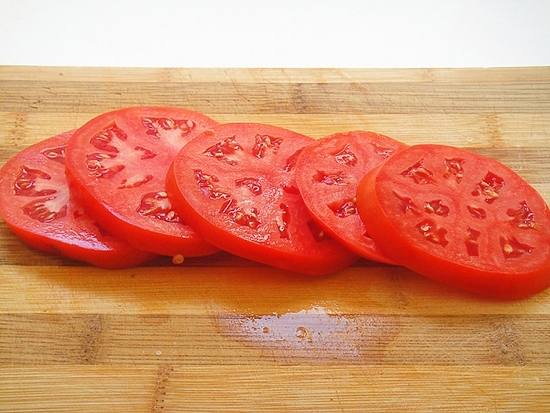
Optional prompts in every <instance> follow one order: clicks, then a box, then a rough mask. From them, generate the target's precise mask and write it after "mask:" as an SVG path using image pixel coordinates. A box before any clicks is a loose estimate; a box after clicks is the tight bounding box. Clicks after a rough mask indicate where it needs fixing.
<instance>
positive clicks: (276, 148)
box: [167, 123, 356, 274]
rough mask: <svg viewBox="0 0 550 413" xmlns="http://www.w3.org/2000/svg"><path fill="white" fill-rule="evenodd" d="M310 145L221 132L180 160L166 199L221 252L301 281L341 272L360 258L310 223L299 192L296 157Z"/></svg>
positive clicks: (245, 130)
mask: <svg viewBox="0 0 550 413" xmlns="http://www.w3.org/2000/svg"><path fill="white" fill-rule="evenodd" d="M312 142H313V139H312V138H309V137H306V136H304V135H300V134H298V133H295V132H292V131H289V130H286V129H282V128H278V127H275V126H269V125H260V124H253V123H240V124H239V123H237V124H235V123H234V124H225V125H220V126H218V127H215V128H213V129H212V130H210V131H207V132H205V133H203V134H201V135H199V136H198V137H197V138H195V139H194V140H193V141H191V142H190V143H188V144H187V145H186V146H185V147H184V148H183V149H182V150H181V152H180V153H179V154H178V155H177V156H176V158H175V159H174V163H173V164H172V167H171V169H170V172H169V173H168V176H167V189H168V193H169V195H170V196H171V197H172V198H173V203H174V206H175V208H176V209H177V210H178V211H180V213H181V214H183V215H185V216H186V217H188V219H189V224H190V225H191V226H192V227H193V228H194V229H196V230H197V232H199V233H200V234H201V235H202V236H204V238H205V239H207V240H208V241H210V242H211V243H212V244H214V245H216V246H218V247H219V248H221V249H224V250H226V251H229V252H231V253H233V254H235V255H238V256H241V257H244V258H247V259H251V260H255V261H258V262H262V263H265V264H269V265H272V266H274V267H278V268H283V269H287V270H290V271H295V272H300V273H306V274H326V273H331V272H334V271H338V270H340V269H343V268H345V267H347V266H348V265H349V264H351V263H352V262H354V261H355V260H356V256H355V255H354V254H352V253H351V252H349V251H348V250H347V249H346V248H344V247H343V246H342V245H341V244H339V243H338V242H336V241H334V240H333V239H332V238H330V237H328V236H327V235H325V233H324V231H322V230H321V229H320V228H319V227H318V226H317V225H316V224H315V223H314V222H313V220H312V219H311V217H310V216H309V214H308V212H307V209H306V207H305V205H304V202H303V200H302V197H301V196H300V193H299V191H298V189H297V188H296V183H295V178H294V167H295V162H296V158H297V155H298V153H299V151H300V150H301V149H302V148H303V147H304V146H306V145H308V144H310V143H312Z"/></svg>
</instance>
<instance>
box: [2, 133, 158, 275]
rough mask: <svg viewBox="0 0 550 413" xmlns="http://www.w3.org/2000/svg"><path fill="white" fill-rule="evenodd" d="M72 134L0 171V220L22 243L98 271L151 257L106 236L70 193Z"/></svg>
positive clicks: (29, 152) (41, 144)
mask: <svg viewBox="0 0 550 413" xmlns="http://www.w3.org/2000/svg"><path fill="white" fill-rule="evenodd" d="M72 134H73V131H70V132H65V133H62V134H60V135H57V136H54V137H51V138H49V139H46V140H44V141H42V142H39V143H37V144H35V145H32V146H30V147H28V148H26V149H24V150H23V151H22V152H20V153H19V154H17V155H16V156H14V157H13V158H12V159H10V160H9V161H8V162H7V163H6V164H5V165H4V166H3V167H2V169H1V170H0V200H1V202H0V215H2V217H3V218H4V221H5V222H6V224H7V225H8V226H9V228H10V229H11V230H12V231H13V232H14V233H15V234H16V235H17V236H18V237H19V238H20V239H21V240H22V241H24V242H25V243H27V244H28V245H30V246H32V247H33V248H36V249H38V250H41V251H46V252H49V253H61V254H62V255H65V256H67V257H70V258H73V259H76V260H80V261H84V262H87V263H90V264H93V265H96V266H98V267H105V268H124V267H131V266H134V265H138V264H141V263H143V262H145V261H147V260H150V259H152V258H153V257H155V255H154V254H151V253H148V252H143V251H139V250H136V249H134V248H132V247H130V246H129V245H127V244H125V243H123V242H121V241H119V240H117V239H115V238H114V237H112V236H110V235H109V234H107V233H106V231H105V230H104V229H103V228H102V227H100V226H99V225H98V224H97V223H96V222H95V221H94V220H92V219H91V218H90V217H89V216H88V215H87V214H86V213H85V212H84V209H83V208H82V206H81V205H80V204H78V203H77V202H76V201H75V200H74V198H72V197H71V196H70V194H69V187H68V185H67V179H66V177H65V149H66V147H67V143H68V141H69V138H70V137H71V136H72Z"/></svg>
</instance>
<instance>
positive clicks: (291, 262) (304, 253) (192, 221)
mask: <svg viewBox="0 0 550 413" xmlns="http://www.w3.org/2000/svg"><path fill="white" fill-rule="evenodd" d="M256 134H257V135H269V136H272V137H273V136H274V137H283V138H284V140H287V141H289V142H290V141H292V145H294V146H293V147H294V150H299V148H302V147H304V146H305V145H307V144H309V143H311V142H312V141H313V140H312V138H310V137H306V136H304V135H300V134H298V133H295V132H292V131H288V130H285V129H282V128H278V127H275V126H271V125H263V124H255V123H238V124H235V123H233V124H224V125H220V126H218V127H215V128H213V129H212V130H211V131H208V132H205V133H203V134H202V135H200V136H199V137H197V138H196V139H195V140H194V141H193V142H191V143H190V144H188V145H186V146H185V147H184V148H183V149H182V151H181V152H180V154H178V156H177V157H176V158H175V159H174V162H173V164H172V166H171V168H170V171H169V172H168V174H167V181H166V187H167V191H168V194H169V196H170V198H171V200H172V203H173V205H174V207H175V208H176V210H177V211H178V212H180V213H181V214H182V215H184V216H186V218H187V219H188V222H189V225H190V226H191V227H192V228H193V229H195V230H196V231H197V232H198V233H199V234H201V235H202V236H203V237H204V238H205V239H206V240H207V241H208V242H210V243H212V244H214V245H216V246H217V247H218V248H220V249H222V250H225V251H228V252H230V253H232V254H234V255H237V256H240V257H243V258H246V259H249V260H253V261H256V262H260V263H263V264H267V265H270V266H273V267H277V268H281V269H284V270H288V271H292V272H296V273H302V274H309V275H323V274H330V273H334V272H337V271H340V270H342V269H344V268H346V267H348V266H349V265H350V264H352V263H353V262H355V261H356V260H357V258H358V257H357V256H356V255H355V254H353V253H351V252H350V251H348V250H347V249H346V248H344V247H343V246H342V245H341V244H339V243H338V242H336V241H334V240H333V239H330V238H329V237H327V238H326V239H325V240H324V241H322V242H320V243H319V244H321V245H324V246H320V245H315V246H314V247H312V246H311V245H309V246H308V245H306V244H293V247H292V248H287V247H284V246H279V245H280V241H273V244H269V245H268V244H266V243H264V242H261V241H259V242H255V241H254V240H253V238H254V234H252V235H251V232H252V231H250V229H249V228H246V227H239V226H237V225H234V224H233V226H231V225H232V224H231V223H229V224H227V225H228V227H232V228H233V229H231V230H228V229H227V228H226V227H221V226H220V224H219V222H220V220H224V219H225V218H220V213H219V211H220V206H219V205H220V204H221V203H218V204H214V206H213V207H212V208H210V207H209V208H207V210H205V211H199V210H198V208H197V205H200V204H201V203H204V202H206V198H205V196H204V194H202V193H201V191H200V189H199V187H198V186H197V183H196V182H195V178H194V177H193V166H192V164H193V163H194V162H196V161H195V159H193V156H194V155H193V154H194V153H203V148H204V147H209V146H210V145H211V144H212V143H213V142H215V141H220V140H222V139H223V138H225V137H228V136H235V137H236V138H235V139H236V140H237V142H238V143H239V144H242V146H243V147H245V146H246V149H247V150H248V149H249V147H248V146H247V145H248V139H249V138H250V139H251V137H252V136H254V135H256ZM206 135H208V136H213V137H214V138H212V139H209V138H208V136H206ZM202 138H205V139H204V140H203V141H201V139H202ZM241 138H242V140H241ZM243 142H244V143H243ZM285 145H286V144H285ZM285 150H286V149H281V152H282V151H285ZM188 153H189V156H188V155H187V154H188ZM293 153H294V152H292V153H291V154H288V155H287V156H290V155H292V154H293ZM281 156H282V155H281ZM190 159H191V160H190ZM212 159H214V158H210V159H205V160H203V161H202V162H204V164H206V163H207V162H208V161H209V160H212ZM284 159H285V160H286V158H284ZM212 162H218V161H215V160H214V161H212ZM220 162H223V161H220ZM196 164H197V165H203V164H202V163H201V161H199V163H196ZM226 164H227V163H223V164H222V165H223V166H224V167H226V168H227V169H225V171H223V170H219V171H218V170H215V172H217V173H220V175H219V176H220V179H223V178H224V177H225V176H226V175H230V174H234V171H231V167H228V166H227V165H226ZM283 166H284V165H281V164H276V165H275V164H273V165H272V167H273V171H277V172H274V173H275V174H276V173H279V171H280V170H281V169H282V168H283ZM204 167H205V168H206V167H207V166H204ZM237 171H238V173H240V172H241V171H242V175H243V176H250V175H251V174H252V175H253V174H254V173H253V172H250V170H248V169H246V168H242V169H240V170H238V169H237ZM264 172H265V171H264ZM254 176H255V177H257V176H258V175H254ZM289 176H292V177H293V174H292V175H289ZM259 179H264V177H263V176H261V177H260V178H259ZM267 181H271V179H267V178H266V179H265V182H267ZM224 183H225V181H224ZM287 183H288V184H289V186H293V185H294V184H295V183H294V181H293V178H291V179H289V181H287ZM283 192H284V191H283ZM284 196H285V197H286V198H284V199H285V201H284V202H285V203H288V205H289V210H290V211H292V214H293V215H292V218H291V222H299V223H301V224H300V225H299V227H300V229H299V230H296V231H297V233H298V232H300V231H303V232H309V229H304V228H305V227H306V222H307V221H311V217H310V216H309V213H308V212H307V209H306V208H305V205H304V204H303V200H302V199H301V196H300V195H299V193H298V191H297V189H296V193H295V194H294V195H288V194H286V195H284ZM279 202H281V201H280V200H279V199H278V198H277V199H276V200H275V201H274V204H278V203H279ZM276 207H277V206H276V205H274V206H273V208H276ZM258 208H259V209H261V210H262V209H263V210H266V209H269V207H266V206H265V205H261V206H258ZM228 222H229V220H228ZM222 225H223V224H222ZM310 235H311V234H310ZM276 237H278V235H277V236H273V237H272V238H270V239H275V238H276ZM291 238H293V237H291ZM270 242H271V241H270ZM283 244H284V242H283ZM310 248H311V249H314V252H311V251H310V250H308V249H310ZM317 249H318V250H317Z"/></svg>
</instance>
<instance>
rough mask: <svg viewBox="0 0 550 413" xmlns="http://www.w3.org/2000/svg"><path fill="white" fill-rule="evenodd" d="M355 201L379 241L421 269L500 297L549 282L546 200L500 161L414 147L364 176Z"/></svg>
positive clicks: (539, 288)
mask: <svg viewBox="0 0 550 413" xmlns="http://www.w3.org/2000/svg"><path fill="white" fill-rule="evenodd" d="M357 207H358V208H359V214H360V216H361V217H362V218H364V221H365V226H366V228H367V230H368V231H369V234H371V236H372V238H373V239H374V240H375V241H376V243H377V244H378V245H379V246H380V247H381V248H382V249H384V250H385V251H386V252H387V254H388V255H389V256H390V257H392V258H393V259H394V260H396V261H398V262H399V263H401V264H403V265H405V266H406V267H408V268H410V269H412V270H414V271H416V272H418V273H420V274H423V275H425V276H428V277H431V278H433V279H435V280H439V281H441V282H445V283H448V284H451V285H454V286H457V287H460V288H464V289H467V290H470V291H473V292H476V293H480V294H485V295H490V296H495V297H501V298H521V297H526V296H528V295H531V294H534V293H537V292H540V291H542V290H543V289H545V288H547V287H548V286H549V285H550V212H549V209H548V206H547V204H546V203H545V201H544V199H543V198H542V197H541V196H540V195H539V194H538V192H537V191H536V190H535V189H534V188H533V187H531V186H529V185H528V184H527V182H525V180H523V179H522V178H521V177H520V176H518V175H517V174H516V173H515V172H513V171H512V170H511V169H509V168H507V167H506V166H504V165H502V164H501V163H499V162H497V161H496V160H493V159H489V158H486V157H483V156H481V155H478V154H475V153H473V152H470V151H467V150H464V149H459V148H453V147H449V146H443V145H416V146H411V147H409V148H407V149H404V150H402V151H399V152H397V153H396V154H395V155H393V156H392V157H391V158H389V159H388V160H387V161H386V162H384V163H383V164H381V165H379V166H378V167H376V168H375V169H374V170H372V171H371V172H369V173H368V174H367V175H366V176H365V177H364V179H363V180H362V181H361V182H360V183H359V186H358V190H357Z"/></svg>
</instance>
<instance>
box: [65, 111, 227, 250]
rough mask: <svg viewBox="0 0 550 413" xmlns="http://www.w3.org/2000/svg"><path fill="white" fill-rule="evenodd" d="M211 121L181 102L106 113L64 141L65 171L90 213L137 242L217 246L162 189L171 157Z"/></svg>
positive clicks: (157, 246) (154, 246)
mask: <svg viewBox="0 0 550 413" xmlns="http://www.w3.org/2000/svg"><path fill="white" fill-rule="evenodd" d="M216 124H217V122H215V121H214V120H212V119H210V118H208V117H207V116H205V115H202V114H200V113H197V112H192V111H189V110H186V109H179V108H153V107H134V108H126V109H121V110H117V111H113V112H108V113H104V114H102V115H100V116H98V117H96V118H94V119H92V120H90V121H89V122H88V123H86V124H85V125H84V126H82V127H81V128H79V129H78V130H77V131H76V132H75V134H74V136H73V137H72V139H71V140H70V142H69V146H68V147H67V177H68V179H69V184H70V187H71V191H73V193H74V195H75V197H76V198H77V199H78V200H79V201H80V202H81V203H82V204H83V205H86V210H87V211H88V213H89V214H90V215H91V216H92V217H93V218H95V219H96V220H97V221H98V222H99V223H100V224H101V225H103V226H104V227H105V228H106V229H107V230H108V231H110V232H112V233H113V234H117V236H118V237H120V238H121V239H123V240H124V241H126V242H127V243H128V244H130V245H132V246H133V247H135V248H138V249H141V250H144V251H151V252H154V253H157V254H162V255H172V256H176V255H183V256H200V255H208V254H211V253H213V252H215V251H217V249H216V248H214V247H213V246H212V245H211V244H209V243H207V242H206V241H205V240H204V239H202V238H201V237H199V236H198V235H197V233H196V232H195V231H193V230H192V229H191V228H189V226H187V224H185V221H184V218H183V217H182V216H180V215H179V214H177V213H176V211H174V210H173V209H172V206H171V204H170V201H169V200H168V197H167V194H166V188H165V180H166V172H167V171H168V168H169V166H170V164H171V162H172V159H173V158H174V156H175V155H176V154H177V153H178V152H179V150H180V149H181V148H182V147H183V145H185V144H186V143H187V142H189V141H190V140H191V139H192V138H194V137H195V136H196V135H197V134H198V133H200V132H202V131H204V130H205V129H207V128H209V127H211V126H214V125H216Z"/></svg>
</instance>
